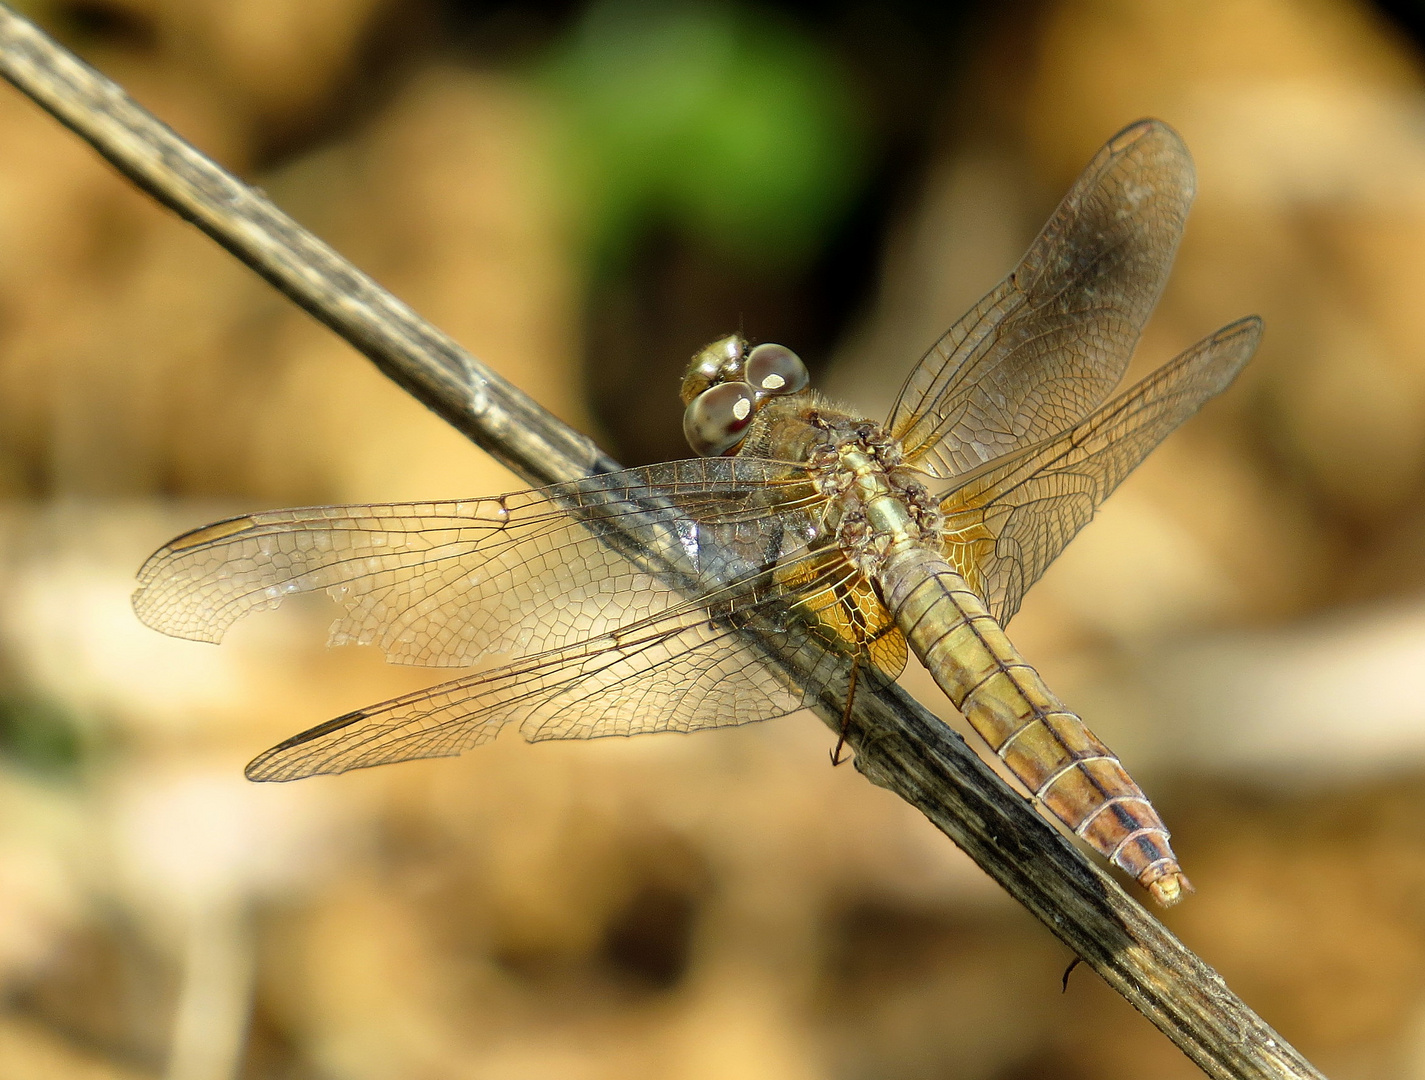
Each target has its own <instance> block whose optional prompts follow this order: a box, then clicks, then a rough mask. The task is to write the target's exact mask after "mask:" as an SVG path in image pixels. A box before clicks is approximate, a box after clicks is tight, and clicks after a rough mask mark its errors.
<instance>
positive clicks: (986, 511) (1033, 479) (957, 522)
mask: <svg viewBox="0 0 1425 1080" xmlns="http://www.w3.org/2000/svg"><path fill="white" fill-rule="evenodd" d="M1261 334H1262V322H1261V320H1260V319H1258V318H1256V317H1255V316H1254V317H1252V318H1247V319H1242V320H1240V321H1239V322H1235V323H1232V324H1230V325H1228V326H1225V327H1223V328H1222V329H1221V330H1219V331H1218V332H1217V333H1215V334H1213V335H1212V336H1211V337H1209V338H1207V339H1205V340H1203V341H1200V342H1198V344H1196V345H1194V346H1193V347H1192V348H1191V349H1189V350H1188V351H1187V352H1185V353H1183V354H1182V355H1180V356H1178V357H1177V358H1176V359H1174V360H1172V361H1170V362H1169V363H1167V364H1165V365H1164V366H1163V367H1161V368H1159V369H1158V370H1157V371H1156V372H1154V373H1153V374H1152V375H1150V376H1149V377H1148V378H1146V379H1144V380H1143V381H1142V382H1140V383H1138V384H1137V385H1136V386H1134V387H1132V388H1131V389H1130V390H1128V391H1127V392H1125V393H1124V394H1122V395H1120V396H1119V397H1117V398H1115V399H1114V400H1113V401H1111V402H1109V403H1108V404H1107V405H1105V406H1103V408H1101V409H1099V410H1098V411H1097V412H1095V413H1094V414H1093V415H1092V416H1090V417H1089V418H1088V419H1087V420H1084V421H1082V422H1081V423H1080V424H1079V425H1078V426H1076V427H1074V428H1073V429H1072V430H1070V431H1067V432H1065V433H1064V434H1062V435H1058V436H1055V437H1053V438H1050V439H1048V440H1046V441H1044V442H1043V443H1041V444H1040V445H1038V446H1033V447H1030V448H1028V449H1026V450H1023V451H1020V452H1019V453H1018V454H1014V455H1011V456H1010V457H1008V458H1006V459H1004V460H1002V461H998V462H993V463H991V464H990V465H988V466H986V467H984V468H982V469H980V470H978V471H976V472H975V473H974V474H972V475H971V476H970V477H969V479H968V480H967V481H966V482H965V483H964V484H962V485H961V486H959V487H957V488H956V489H955V490H954V491H952V492H951V493H950V494H949V495H948V496H947V497H946V499H945V500H944V502H943V504H942V510H943V511H944V512H945V536H946V540H945V552H946V556H947V558H948V559H949V561H950V562H951V563H952V565H955V566H956V567H957V568H958V569H959V570H960V571H961V573H963V574H964V575H965V577H966V579H967V580H968V581H969V582H970V583H971V584H972V585H973V586H974V587H975V588H976V589H978V590H979V592H980V593H981V595H982V596H983V597H984V599H985V601H986V602H987V604H988V606H989V610H990V612H991V613H992V614H993V615H994V616H995V617H996V618H997V619H998V620H999V621H1000V623H1001V625H1003V624H1004V623H1006V622H1008V621H1009V619H1010V618H1011V617H1012V616H1013V615H1014V613H1015V612H1016V611H1018V610H1019V604H1020V601H1021V600H1022V599H1023V598H1024V593H1025V591H1026V590H1027V589H1028V588H1029V586H1031V585H1032V584H1034V582H1035V581H1037V580H1038V579H1039V575H1040V574H1042V573H1043V572H1044V571H1045V569H1046V568H1047V567H1048V566H1049V564H1050V563H1051V562H1053V561H1054V559H1055V558H1056V557H1057V556H1058V554H1059V552H1061V551H1062V550H1063V549H1064V546H1065V545H1066V544H1067V543H1068V542H1069V541H1070V540H1072V539H1073V537H1074V535H1075V534H1076V533H1077V532H1078V531H1079V530H1080V529H1082V528H1083V527H1084V526H1085V525H1087V524H1088V522H1089V520H1090V519H1091V518H1092V517H1093V514H1094V511H1095V509H1096V508H1097V507H1098V505H1099V504H1100V503H1101V502H1103V500H1104V499H1106V498H1107V497H1108V495H1109V493H1110V492H1112V491H1113V489H1114V488H1116V487H1117V486H1118V484H1119V483H1120V481H1122V480H1123V478H1124V477H1125V476H1127V475H1128V474H1129V473H1130V472H1132V471H1133V469H1134V468H1136V467H1137V465H1138V463H1139V462H1141V461H1142V460H1143V459H1144V458H1145V457H1147V455H1148V454H1149V452H1150V451H1152V449H1153V448H1154V447H1155V446H1157V445H1158V443H1160V442H1161V441H1162V440H1163V439H1164V438H1165V437H1166V436H1167V435H1168V434H1169V433H1170V432H1172V430H1173V429H1174V428H1176V427H1177V426H1178V425H1179V424H1181V423H1182V422H1183V421H1184V420H1186V419H1187V418H1188V417H1189V416H1191V415H1192V414H1193V413H1195V412H1197V410H1198V409H1199V408H1200V407H1201V406H1202V404H1203V402H1205V401H1206V400H1207V399H1208V398H1210V397H1212V396H1213V395H1214V394H1217V393H1220V392H1221V391H1222V390H1224V389H1226V387H1227V385H1228V384H1229V383H1231V381H1232V380H1233V379H1234V378H1235V377H1236V375H1237V373H1238V372H1239V371H1241V369H1242V366H1243V365H1244V364H1246V362H1247V361H1248V360H1249V359H1250V358H1251V356H1252V353H1253V351H1254V350H1255V349H1256V347H1257V343H1258V341H1259V340H1260V338H1261Z"/></svg>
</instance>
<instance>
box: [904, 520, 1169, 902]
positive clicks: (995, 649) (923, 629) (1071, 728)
mask: <svg viewBox="0 0 1425 1080" xmlns="http://www.w3.org/2000/svg"><path fill="white" fill-rule="evenodd" d="M878 578H879V579H880V580H879V584H880V586H881V593H882V596H883V597H884V598H885V600H886V603H887V606H889V607H890V609H891V610H892V611H893V612H895V615H896V621H897V623H898V625H899V626H900V628H901V631H902V633H904V634H905V636H906V640H907V641H908V642H909V643H910V646H911V648H912V649H914V650H915V653H916V655H917V656H919V657H920V659H921V662H922V663H924V664H925V666H926V667H927V668H928V669H929V671H930V673H931V675H932V676H933V677H934V679H935V681H936V683H937V685H939V687H940V688H941V690H943V691H944V692H945V695H946V696H947V697H949V698H950V700H951V701H952V702H953V703H954V705H955V707H956V708H957V709H959V710H960V711H961V712H962V713H963V714H964V716H965V718H966V719H967V720H969V721H970V724H971V726H972V727H973V728H974V729H975V731H976V732H977V733H978V734H979V735H980V736H981V738H983V739H984V740H985V742H987V743H988V744H989V746H990V748H991V749H992V750H993V751H994V752H995V753H996V754H997V755H998V756H999V757H1000V759H1001V760H1002V761H1003V762H1004V763H1005V765H1006V766H1007V767H1008V768H1009V770H1010V771H1011V772H1012V773H1014V775H1015V776H1016V777H1017V778H1018V779H1019V780H1020V782H1021V783H1023V784H1024V785H1025V787H1027V788H1028V789H1029V790H1030V791H1031V792H1033V794H1034V796H1035V798H1037V799H1039V800H1040V801H1041V802H1042V803H1043V804H1044V805H1045V806H1046V807H1047V808H1048V809H1049V810H1050V811H1051V812H1052V813H1053V814H1054V816H1055V817H1057V818H1058V819H1059V820H1060V821H1062V822H1064V823H1065V824H1066V825H1068V826H1069V828H1071V829H1073V830H1074V832H1075V833H1076V834H1077V835H1078V836H1081V837H1082V838H1083V839H1084V840H1086V841H1088V843H1089V844H1091V845H1092V846H1093V847H1094V848H1095V849H1096V850H1097V851H1100V852H1102V853H1103V854H1104V855H1105V856H1106V857H1107V858H1108V859H1109V860H1110V861H1111V862H1113V863H1115V864H1116V865H1118V866H1119V867H1121V868H1122V869H1124V870H1126V871H1127V872H1128V873H1130V874H1132V875H1133V876H1134V877H1135V878H1137V879H1138V881H1139V882H1140V883H1141V884H1142V885H1143V886H1144V887H1145V888H1147V889H1148V890H1149V891H1150V892H1152V894H1153V896H1154V897H1155V898H1156V899H1157V900H1158V901H1159V902H1160V903H1164V904H1172V903H1175V902H1176V901H1178V900H1179V899H1181V898H1182V893H1183V891H1184V890H1185V889H1190V888H1191V886H1190V885H1189V884H1188V881H1187V878H1186V877H1184V876H1183V873H1182V869H1181V867H1179V865H1178V862H1177V858H1176V856H1174V854H1173V850H1172V847H1171V846H1170V845H1169V843H1168V830H1167V828H1166V827H1165V826H1164V825H1163V822H1162V819H1161V818H1160V817H1159V816H1158V813H1157V811H1156V810H1154V809H1153V805H1152V803H1150V802H1149V801H1148V798H1147V796H1146V795H1144V794H1143V791H1142V789H1141V788H1139V787H1138V785H1137V784H1136V783H1134V782H1133V779H1132V778H1131V777H1130V776H1129V775H1128V773H1127V771H1126V770H1125V769H1124V768H1123V766H1122V765H1121V764H1120V763H1119V761H1118V758H1117V757H1116V756H1115V755H1114V753H1113V752H1112V751H1111V750H1109V749H1108V747H1106V746H1104V744H1103V743H1102V742H1100V741H1099V740H1098V738H1097V737H1095V736H1094V734H1093V732H1091V731H1090V730H1089V729H1088V728H1087V726H1085V724H1084V722H1083V721H1082V720H1081V719H1079V717H1078V716H1077V715H1076V714H1075V713H1073V712H1072V711H1070V710H1069V709H1068V708H1067V707H1066V706H1065V705H1064V703H1063V702H1062V701H1060V700H1059V698H1058V697H1057V696H1056V695H1055V694H1054V693H1053V691H1051V690H1050V689H1049V688H1048V686H1046V685H1045V683H1044V680H1043V678H1041V677H1040V675H1039V673H1038V672H1037V671H1035V670H1034V668H1033V667H1031V666H1030V665H1029V664H1028V663H1026V662H1025V661H1024V659H1023V658H1022V657H1021V656H1020V655H1019V653H1018V651H1017V650H1016V649H1015V647H1014V645H1013V644H1012V643H1011V642H1010V640H1009V638H1008V637H1007V636H1006V635H1005V633H1004V631H1003V629H1001V627H1000V625H999V623H998V622H997V621H996V620H995V618H994V617H993V616H992V615H990V614H989V612H988V611H986V610H985V606H984V604H983V602H982V601H981V600H980V598H979V596H978V595H977V594H976V593H975V591H974V590H973V589H971V588H970V586H969V584H968V583H967V582H966V581H965V579H964V578H963V577H962V576H961V575H960V574H959V573H957V572H956V571H955V569H954V568H953V567H951V566H950V565H949V563H947V562H945V561H944V559H942V558H940V556H939V555H937V554H936V553H934V552H932V551H930V550H927V549H926V548H923V547H916V548H914V549H912V550H909V551H905V552H903V553H901V554H900V555H898V556H897V557H894V558H892V559H891V560H890V561H889V562H888V564H887V565H886V567H885V568H884V570H883V571H882V572H881V573H880V574H878Z"/></svg>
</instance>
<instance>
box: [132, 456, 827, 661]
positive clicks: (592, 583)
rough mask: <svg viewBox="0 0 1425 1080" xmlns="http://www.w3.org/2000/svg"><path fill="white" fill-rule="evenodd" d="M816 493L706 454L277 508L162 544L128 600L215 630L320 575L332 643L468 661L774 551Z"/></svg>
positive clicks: (664, 603)
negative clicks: (529, 482)
mask: <svg viewBox="0 0 1425 1080" xmlns="http://www.w3.org/2000/svg"><path fill="white" fill-rule="evenodd" d="M816 501H817V500H816V496H815V494H814V493H813V492H812V489H811V487H810V484H809V483H807V481H806V479H805V475H804V474H803V473H802V472H801V471H800V470H798V469H796V468H795V467H792V466H786V465H779V464H774V463H771V462H765V461H760V460H756V459H743V458H712V459H696V460H689V461H674V462H667V463H665V464H662V465H654V466H650V467H648V468H642V469H630V470H627V471H625V472H621V473H613V474H605V475H602V476H595V477H589V478H587V479H584V480H579V481H574V482H571V483H567V484H560V485H555V486H553V487H550V488H543V489H539V490H535V491H524V492H517V493H514V494H510V495H504V496H500V497H498V498H493V499H480V500H473V501H463V502H456V501H452V502H431V503H395V504H386V505H377V506H338V507H315V508H310V509H302V510H278V511H273V512H270V513H262V514H253V515H249V516H247V517H241V518H234V519H232V520H230V521H224V522H219V523H218V524H216V525H210V526H207V527H206V528H203V529H198V530H196V531H194V532H191V533H188V534H186V535H184V536H180V537H178V538H177V539H176V540H174V541H172V542H171V543H169V544H168V545H166V546H165V547H163V548H162V549H160V550H159V551H158V552H156V553H155V554H154V555H153V556H152V557H150V559H149V560H148V561H147V562H146V563H145V564H144V566H143V568H142V569H141V570H140V572H139V583H140V587H139V589H138V591H137V592H136V593H135V594H134V609H135V610H136V611H137V613H138V615H139V617H140V618H141V619H142V620H143V621H144V622H146V623H147V624H148V625H150V626H152V627H154V628H155V629H158V630H161V631H163V632H165V633H168V634H173V635H175V636H177V637H185V638H193V639H196V640H202V641H217V640H219V639H220V638H221V637H222V635H223V633H224V632H225V631H226V630H227V628H228V627H229V626H230V625H231V624H232V623H233V622H234V621H236V620H237V619H238V618H240V617H242V616H243V615H245V614H247V613H248V612H250V611H253V610H259V609H263V608H272V607H276V606H277V605H278V604H279V603H281V601H282V599H283V598H284V597H286V596H289V595H292V594H294V593H302V592H315V591H319V590H326V591H327V592H329V593H330V594H331V595H332V596H333V597H335V598H336V599H337V600H338V601H339V602H340V603H341V604H342V605H343V606H344V607H345V609H346V612H345V614H344V615H343V616H342V617H341V618H340V619H338V620H337V622H336V623H335V624H334V625H333V627H332V632H331V642H332V643H333V644H344V643H356V644H363V645H364V644H372V645H377V646H379V647H380V648H381V649H382V650H383V652H385V654H386V656H387V658H388V659H390V660H392V661H395V662H398V663H409V664H424V665H430V666H469V665H471V664H473V663H474V662H475V661H476V660H477V659H479V657H481V656H482V655H484V654H486V653H490V652H511V651H513V652H518V653H524V652H531V651H545V650H549V649H559V648H564V647H568V646H572V645H574V644H575V643H577V642H579V641H582V640H585V639H587V638H590V637H593V636H597V635H598V634H599V633H601V632H603V631H604V630H606V629H610V628H614V627H618V626H622V625H625V624H630V623H633V622H637V621H639V620H642V619H647V618H650V617H652V616H654V615H657V614H659V613H662V612H667V611H671V610H673V609H676V608H678V607H679V605H680V604H682V603H683V598H684V596H685V595H688V594H689V593H692V594H694V595H696V594H697V593H699V592H705V591H707V590H709V589H711V588H714V587H715V586H716V585H717V584H718V583H719V582H726V581H728V580H731V579H733V578H736V577H738V576H743V575H747V574H754V573H756V572H757V571H758V570H760V569H763V568H766V567H769V566H772V565H775V564H776V563H777V562H778V561H781V560H784V559H786V558H788V557H789V556H790V555H791V554H792V553H794V552H796V551H799V550H801V549H803V548H805V547H806V545H807V544H808V543H810V542H811V541H812V540H813V539H815V537H816V535H817V524H816V523H817V515H816V514H815V512H814V511H815V508H816ZM660 550H661V551H670V550H671V552H672V556H671V561H670V560H669V558H668V557H664V558H662V559H660V558H659V557H658V555H657V554H656V553H657V552H658V551H660ZM626 555H631V556H633V561H630V559H629V558H628V557H626ZM660 575H661V576H662V577H663V578H664V580H673V581H675V582H679V583H681V585H682V587H683V589H682V595H680V593H679V592H677V591H674V590H673V589H670V588H669V587H668V586H667V585H666V584H664V581H663V580H659V577H660Z"/></svg>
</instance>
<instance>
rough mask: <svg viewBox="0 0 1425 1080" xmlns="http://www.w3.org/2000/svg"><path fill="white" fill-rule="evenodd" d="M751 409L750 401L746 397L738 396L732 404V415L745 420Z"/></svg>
mask: <svg viewBox="0 0 1425 1080" xmlns="http://www.w3.org/2000/svg"><path fill="white" fill-rule="evenodd" d="M751 411H752V402H750V401H748V400H747V399H746V398H738V399H737V401H736V402H735V403H734V404H733V406H732V415H733V416H734V417H736V418H737V419H738V420H746V419H747V414H748V413H750V412H751Z"/></svg>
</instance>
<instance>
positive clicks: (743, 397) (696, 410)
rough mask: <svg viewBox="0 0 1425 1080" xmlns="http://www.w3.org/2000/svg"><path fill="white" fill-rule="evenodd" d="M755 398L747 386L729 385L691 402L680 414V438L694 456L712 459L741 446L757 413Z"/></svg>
mask: <svg viewBox="0 0 1425 1080" xmlns="http://www.w3.org/2000/svg"><path fill="white" fill-rule="evenodd" d="M756 397H757V395H756V394H755V392H754V391H753V389H752V387H750V386H748V385H747V384H746V383H742V382H729V383H722V384H721V385H719V386H714V387H713V388H712V389H710V390H704V391H703V392H702V393H701V394H699V395H698V396H697V397H695V398H693V400H692V401H690V402H689V403H688V407H687V408H686V409H684V410H683V434H684V436H686V437H687V440H688V445H689V446H691V447H692V448H693V453H695V454H698V455H700V456H701V457H715V456H717V455H718V454H722V453H725V452H726V451H728V450H731V449H732V448H733V447H734V446H736V445H737V444H738V443H740V442H741V441H742V437H743V436H744V435H746V434H747V425H748V424H750V423H751V422H752V414H753V413H754V412H755V411H756V404H757V401H756Z"/></svg>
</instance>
